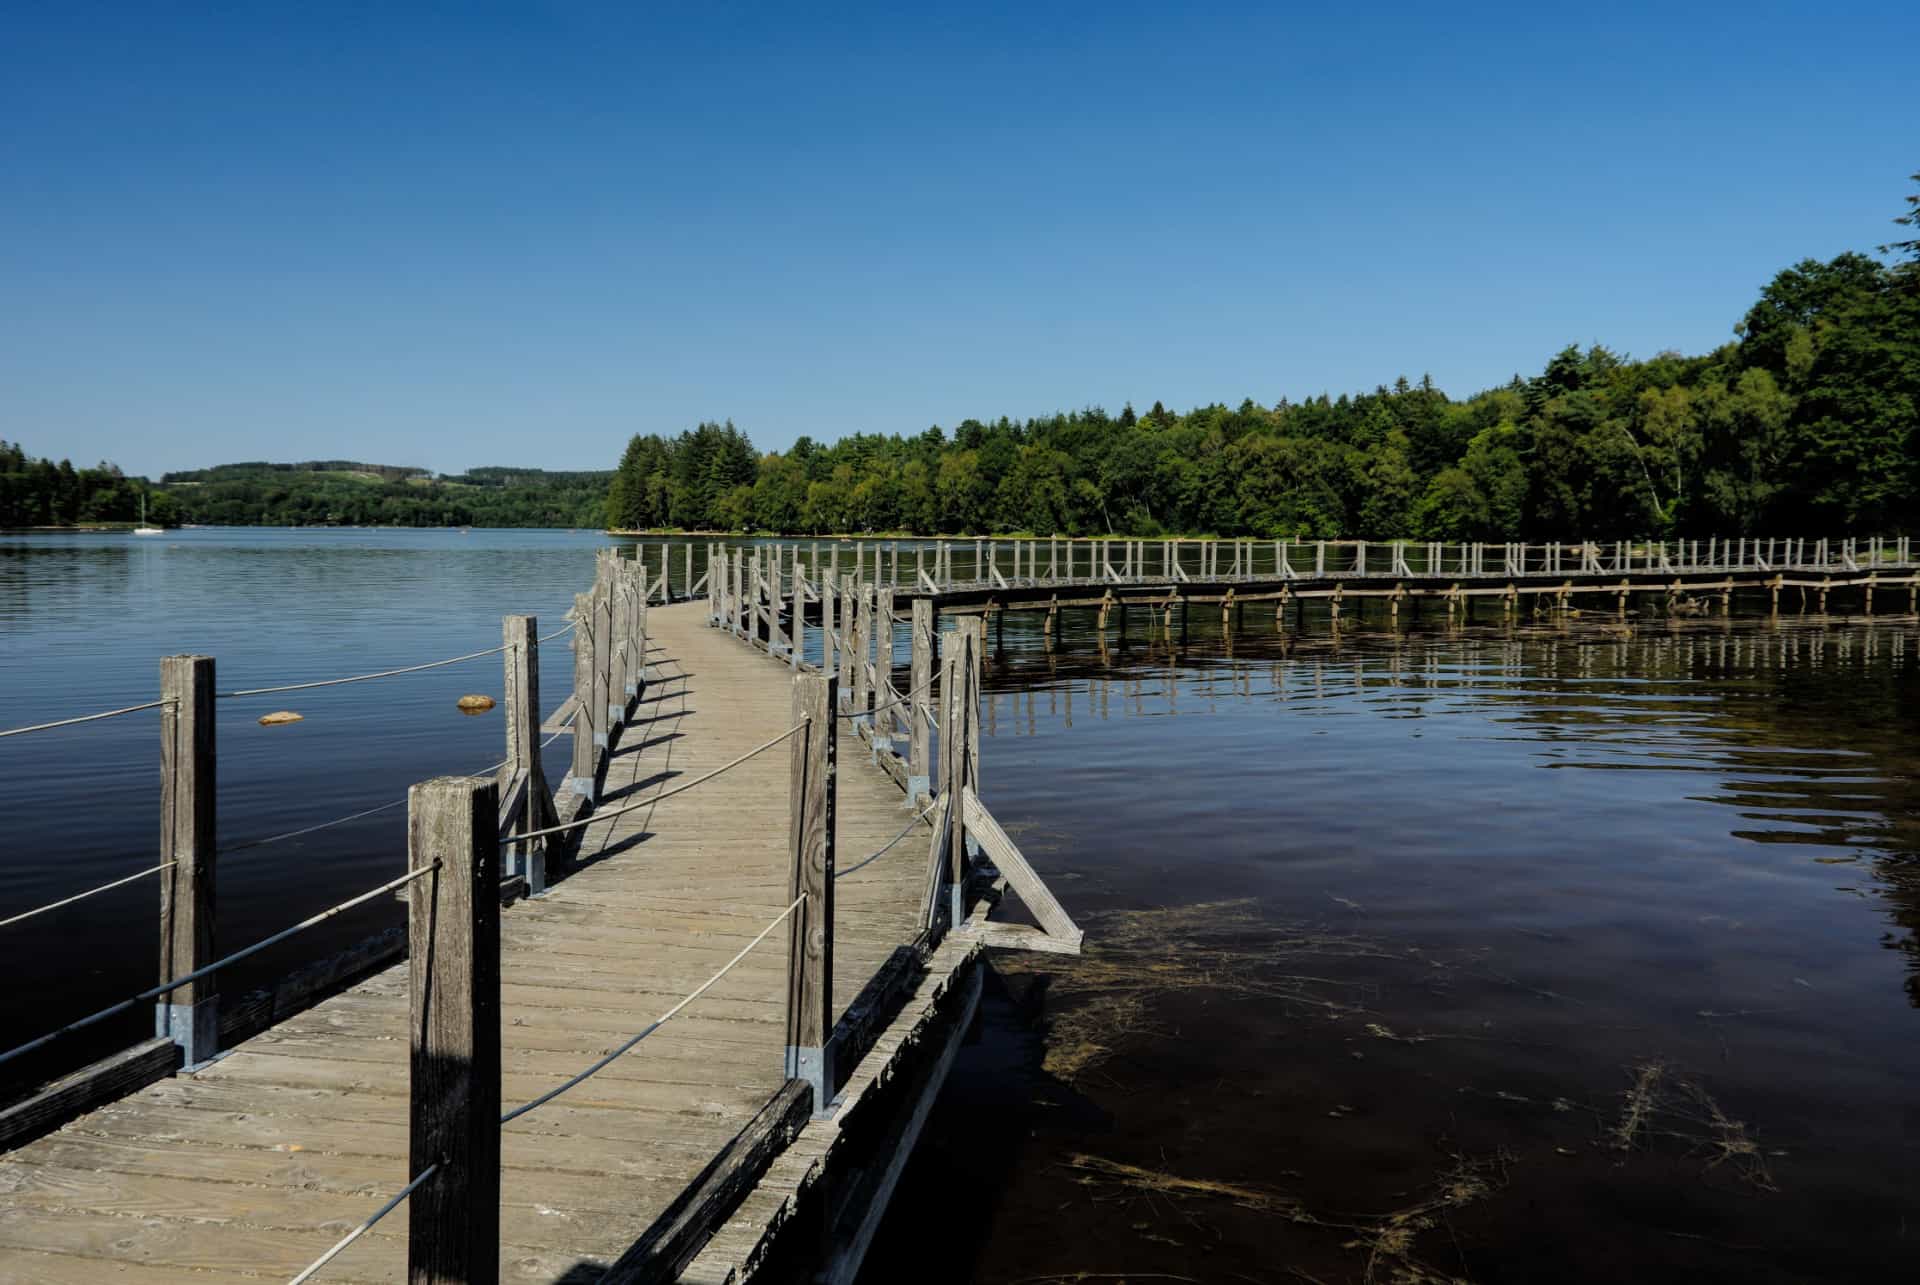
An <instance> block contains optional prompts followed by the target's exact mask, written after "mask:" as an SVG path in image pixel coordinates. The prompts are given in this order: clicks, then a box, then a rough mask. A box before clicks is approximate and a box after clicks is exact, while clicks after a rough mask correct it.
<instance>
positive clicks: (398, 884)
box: [0, 861, 440, 1063]
mask: <svg viewBox="0 0 1920 1285" xmlns="http://www.w3.org/2000/svg"><path fill="white" fill-rule="evenodd" d="M439 868H440V863H439V862H437V861H436V862H434V863H432V864H431V865H424V866H421V867H420V868H419V869H418V870H410V871H408V872H407V873H406V874H403V875H401V876H400V877H399V878H398V879H390V880H388V881H387V882H386V883H383V884H381V885H380V886H379V887H378V888H373V889H370V890H369V891H367V892H363V893H361V894H360V895H359V896H357V897H350V898H348V899H347V900H346V901H343V902H341V903H340V904H338V905H336V906H330V907H328V908H327V909H325V910H323V911H321V912H320V913H319V914H317V915H310V916H308V917H307V918H305V919H302V920H301V921H300V922H299V923H297V924H293V925H291V926H290V927H287V928H282V929H281V930H280V931H279V932H277V933H275V934H273V935H272V936H271V937H265V938H262V939H261V940H259V941H257V942H255V943H253V945H251V946H243V947H241V948H240V949H239V950H236V951H234V952H233V953H232V954H231V955H228V956H226V957H224V958H222V959H216V960H214V961H213V962H212V963H211V964H205V965H202V966H201V967H199V968H196V969H194V970H193V971H192V972H190V973H186V974H183V975H182V976H179V977H176V978H174V979H173V980H172V981H166V982H161V983H160V984H159V985H158V986H149V987H148V988H147V989H146V990H143V991H141V992H140V993H139V994H138V995H135V996H133V997H132V998H130V999H123V1000H121V1001H120V1002H119V1003H118V1004H110V1005H108V1006H107V1007H106V1008H103V1009H101V1010H100V1011H99V1012H97V1013H89V1014H88V1015H87V1016H85V1017H83V1018H81V1019H80V1020H79V1021H77V1022H68V1023H67V1024H66V1025H65V1026H62V1027H60V1028H59V1029H58V1030H53V1031H49V1032H47V1033H46V1034H45V1035H42V1036H40V1037H39V1038H37V1039H32V1040H28V1041H27V1042H26V1043H25V1044H22V1045H19V1046H18V1047H16V1048H11V1049H8V1050H7V1051H6V1052H4V1053H0V1063H6V1062H10V1061H12V1060H13V1059H14V1058H17V1057H21V1056H24V1055H25V1054H28V1053H31V1052H33V1051H34V1050H35V1049H38V1048H44V1047H45V1046H47V1045H48V1044H51V1043H52V1042H53V1041H54V1040H57V1039H59V1038H60V1037H61V1036H63V1035H71V1034H73V1033H74V1032H75V1031H80V1030H85V1029H86V1028H87V1027H89V1026H92V1025H94V1024H95V1023H96V1022H104V1021H105V1020H106V1019H107V1018H109V1017H114V1016H117V1015H119V1014H121V1013H124V1012H126V1011H127V1010H129V1009H131V1008H133V1007H134V1006H135V1005H137V1004H142V1003H145V1002H146V1001H148V1000H152V999H158V998H159V997H160V996H162V995H165V994H168V993H169V992H171V991H176V990H179V989H180V988H181V987H182V986H185V985H187V984H188V983H189V982H196V981H199V980H200V979H201V978H202V977H206V976H208V975H209V974H212V973H215V972H218V971H219V970H220V969H222V968H225V967H227V966H228V965H229V964H237V963H239V962H240V961H241V960H243V959H247V958H249V957H251V956H253V955H257V954H259V953H260V952H261V951H263V950H265V949H267V947H269V946H277V945H279V944H280V943H281V942H283V941H285V940H287V938H289V937H293V936H295V935H297V934H299V933H303V932H305V931H306V930H307V929H309V928H313V927H315V926H317V925H319V924H323V923H325V922H326V921H327V920H329V919H332V918H333V917H334V916H335V915H340V914H344V913H346V912H347V911H349V910H352V909H353V908H354V907H355V906H362V905H365V904H366V903H367V902H369V901H372V900H373V899H374V898H375V897H380V896H384V895H385V894H387V893H389V892H392V891H394V890H395V889H396V888H403V887H405V886H406V885H407V884H410V883H412V882H413V881H414V880H415V879H418V878H419V877H420V876H421V875H424V874H428V873H431V872H432V871H435V870H438V869H439Z"/></svg>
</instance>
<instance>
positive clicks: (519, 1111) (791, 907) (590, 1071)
mask: <svg viewBox="0 0 1920 1285" xmlns="http://www.w3.org/2000/svg"><path fill="white" fill-rule="evenodd" d="M806 899H807V894H806V893H804V892H803V893H801V894H800V895H799V896H798V897H795V898H794V899H793V900H792V901H791V902H789V903H788V905H787V908H786V909H785V910H783V911H781V912H780V913H779V914H777V915H775V916H774V917H773V922H772V923H770V924H768V925H767V926H766V927H765V928H762V929H761V930H760V935H759V936H758V937H755V938H754V939H753V940H752V941H750V942H748V943H747V944H746V945H744V946H742V947H741V948H740V953H739V954H737V955H735V956H734V957H733V958H732V959H729V960H728V961H727V962H726V964H725V966H724V967H722V968H721V969H720V971H719V972H717V973H715V974H714V975H713V976H711V977H709V978H708V979H707V980H706V981H704V982H702V983H701V984H700V986H699V988H698V989H697V990H695V991H694V992H693V993H692V994H690V995H688V996H687V997H686V998H685V999H683V1000H681V1001H680V1002H679V1003H678V1004H675V1005H674V1006H673V1007H672V1008H670V1009H668V1010H667V1011H666V1012H664V1013H662V1014H660V1016H658V1017H656V1018H654V1019H653V1021H651V1022H649V1023H648V1024H647V1025H646V1026H645V1027H644V1028H642V1030H641V1031H640V1033H639V1034H638V1035H636V1036H634V1037H633V1038H632V1039H630V1040H628V1041H627V1042H626V1043H625V1044H622V1045H621V1046H620V1047H619V1048H617V1049H615V1050H614V1051H613V1052H611V1053H609V1054H607V1055H606V1056H605V1057H603V1058H601V1059H600V1060H599V1061H598V1062H595V1063H594V1064H593V1065H592V1066H590V1067H588V1068H587V1069H586V1070H584V1071H582V1072H580V1074H578V1075H576V1076H574V1077H573V1078H572V1079H570V1080H568V1081H567V1082H566V1083H565V1084H562V1085H560V1086H559V1087H558V1088H554V1089H549V1090H547V1091H546V1092H545V1093H542V1094H541V1095H540V1096H539V1097H537V1098H535V1099H534V1100H533V1101H531V1102H528V1103H525V1104H523V1105H521V1106H517V1107H515V1108H514V1109H513V1110H511V1111H509V1112H507V1113H506V1114H505V1115H503V1116H501V1117H500V1123H501V1124H511V1123H512V1122H513V1121H515V1120H518V1119H519V1118H520V1117H521V1116H523V1115H525V1114H526V1113H527V1112H529V1111H531V1110H533V1109H534V1108H536V1107H542V1106H545V1105H546V1104H547V1103H549V1102H551V1101H553V1100H554V1099H555V1098H557V1097H559V1096H560V1095H561V1094H562V1093H565V1092H566V1091H567V1090H568V1089H571V1088H572V1087H573V1086H574V1085H576V1084H579V1083H581V1082H582V1081H584V1080H586V1079H587V1078H588V1077H589V1076H592V1075H594V1074H596V1073H597V1072H599V1071H600V1070H601V1069H602V1068H603V1067H606V1066H608V1065H610V1064H612V1062H613V1061H614V1059H615V1058H618V1057H619V1056H620V1055H621V1054H622V1053H625V1052H626V1051H627V1050H628V1049H630V1048H632V1047H633V1046H634V1045H636V1044H638V1043H639V1042H640V1041H641V1040H644V1039H646V1038H647V1036H649V1035H651V1034H653V1033H654V1032H655V1031H657V1030H659V1029H660V1028H661V1027H662V1026H665V1025H666V1024H667V1023H668V1022H670V1021H672V1020H673V1019H674V1018H675V1017H676V1016H678V1015H679V1012H680V1010H681V1009H683V1008H685V1007H686V1006H687V1005H689V1004H691V1003H693V1001H695V1000H697V999H699V998H700V997H701V996H702V995H705V994H706V993H707V992H708V991H710V990H712V989H713V987H714V984H715V983H716V982H718V981H719V980H720V979H721V978H722V977H725V976H726V975H727V974H728V973H730V972H732V971H733V967H734V965H735V964H738V963H739V962H740V961H741V960H743V959H745V958H746V957H747V955H748V953H749V952H750V951H752V950H753V948H754V947H755V946H758V945H759V944H760V943H761V942H763V941H765V940H766V939H767V934H768V933H770V932H772V931H773V930H774V929H776V928H778V927H779V926H780V925H781V923H783V922H784V921H785V920H786V918H787V916H788V915H791V914H792V913H793V912H794V911H795V910H797V909H798V908H799V906H800V903H801V902H803V901H805V900H806Z"/></svg>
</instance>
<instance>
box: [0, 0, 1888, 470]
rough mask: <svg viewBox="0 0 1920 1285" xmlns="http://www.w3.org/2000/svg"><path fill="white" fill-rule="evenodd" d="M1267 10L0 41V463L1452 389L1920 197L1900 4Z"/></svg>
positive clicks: (74, 3)
mask: <svg viewBox="0 0 1920 1285" xmlns="http://www.w3.org/2000/svg"><path fill="white" fill-rule="evenodd" d="M1287 8H1288V7H1283V6H1277V5H1274V6H1249V7H1244V8H1243V7H1238V6H1225V5H1221V6H1193V7H1188V6H1175V5H1165V6H1144V5H1140V6H1136V5H1131V4H1120V3H1113V2H1111V0H1107V2H1104V3H1099V4H1089V5H1084V6H1064V5H1061V6H1052V5H1025V4H1021V5H1007V6H1004V7H993V8H988V7H986V6H982V5H969V6H966V7H965V8H964V9H961V8H956V9H952V10H949V11H946V12H945V13H942V14H936V13H932V12H926V11H922V9H921V7H920V6H915V5H900V4H893V5H887V6H880V7H874V8H872V9H865V10H859V9H855V8H853V7H840V8H837V9H836V10H835V11H834V13H833V15H832V16H825V15H824V14H823V13H814V14H802V13H800V12H798V11H797V9H787V8H783V9H782V10H781V11H780V12H778V13H763V12H758V11H755V10H753V9H748V8H744V7H738V6H733V5H718V4H708V3H696V4H688V3H676V4H672V5H662V6H657V7H656V6H647V5H639V4H608V5H604V6H596V5H586V4H572V3H548V4H537V5H535V4H529V5H495V4H484V3H460V2H449V3H444V4H435V5H413V4H406V3H401V2H400V0H393V2H390V3H372V4H358V5H350V4H336V3H322V4H299V5H296V4H292V3H287V4H247V3H218V4H216V3H208V2H205V0H200V2H196V3H161V2H159V0H143V2H141V3H129V4H120V5H98V4H89V3H84V2H82V0H70V2H65V3H60V4H32V5H29V4H18V5H13V6H10V7H9V9H8V11H7V16H6V18H5V20H4V27H0V32H3V33H4V34H0V122H4V123H0V437H6V438H9V439H13V440H18V441H21V442H23V443H24V444H25V445H26V446H27V448H28V449H29V450H30V451H33V452H35V453H37V454H44V455H52V456H61V455H70V456H72V457H73V458H74V459H75V460H76V461H79V462H83V463H90V462H93V461H95V460H98V459H101V458H110V459H113V460H115V461H117V462H119V463H120V464H121V465H122V466H124V467H126V468H128V469H129V470H131V471H139V472H147V473H153V474H157V473H158V472H160V471H161V470H164V469H168V468H184V467H194V466H198V465H204V464H210V463H219V462H223V461H229V460H236V459H260V458H267V459H303V458H312V457H346V458H358V459H370V460H376V461H380V462H386V463H395V464H417V465H422V466H425V467H430V468H437V469H442V470H448V471H452V470H457V469H460V468H463V467H465V466H468V465H478V464H539V465H546V466H549V467H610V466H611V465H612V464H613V462H614V461H615V459H616V457H617V456H618V453H619V451H620V448H621V446H622V445H623V444H624V442H625V440H626V438H627V436H628V435H629V434H630V433H632V432H635V431H656V430H657V431H661V432H677V431H679V430H680V429H682V428H686V427H689V426H691V425H692V424H693V423H694V422H696V421H697V420H699V419H701V418H723V417H731V418H732V419H733V420H734V421H735V422H736V423H738V424H739V425H740V426H741V427H742V428H744V429H745V430H746V431H747V432H748V433H750V434H751V435H752V437H753V439H754V440H755V442H756V443H758V444H759V445H761V446H762V447H763V448H778V447H782V446H785V445H786V444H788V443H790V442H791V441H792V440H793V439H794V438H795V437H796V436H798V435H800V434H802V433H808V434H812V435H814V436H815V437H818V438H833V437H837V436H839V435H841V434H843V433H846V432H852V431H858V430H865V431H907V432H917V431H919V430H921V429H924V428H925V427H926V426H927V425H928V424H931V423H939V424H942V425H945V426H947V427H949V428H950V427H951V426H952V425H953V424H954V423H956V422H957V421H959V420H960V419H962V418H965V417H966V416H968V415H975V416H979V417H983V418H985V417H990V416H995V415H999V414H1002V413H1005V414H1010V415H1014V416H1024V415H1028V414H1042V413H1047V412H1051V411H1053V410H1056V409H1070V408H1075V407H1080V406H1086V405H1092V404H1100V405H1105V406H1107V407H1109V408H1111V409H1115V410H1117V409H1118V408H1119V407H1120V405H1121V404H1122V403H1123V402H1126V401H1129V400H1131V401H1132V402H1133V403H1134V404H1135V405H1136V406H1138V407H1142V408H1144V407H1145V406H1147V405H1150V404H1152V402H1153V401H1154V400H1155V399H1156V398H1158V399H1161V400H1164V401H1165V402H1166V403H1167V404H1168V405H1169V406H1171V407H1175V408H1185V407H1187V406H1190V405H1193V404H1198V403H1203V402H1209V401H1215V400H1221V401H1228V402H1238V401H1239V400H1240V399H1241V398H1243V397H1249V396H1250V397H1253V398H1255V399H1257V400H1259V401H1261V402H1265V403H1271V402H1273V401H1276V400H1278V399H1279V398H1280V397H1282V396H1289V397H1294V398H1299V397H1303V396H1309V395H1313V394H1317V393H1319V392H1321V391H1323V390H1325V391H1332V392H1335V393H1338V392H1341V391H1345V390H1358V389H1365V388H1370V387H1372V386H1373V385H1375V384H1378V383H1385V382H1391V381H1392V380H1393V378H1394V377H1395V376H1396V375H1399V374H1402V373H1405V374H1407V375H1408V376H1409V377H1412V378H1418V377H1419V375H1420V374H1421V373H1423V372H1431V373H1432V375H1433V377H1434V378H1435V379H1436V380H1437V381H1439V383H1440V384H1441V386H1442V387H1444V388H1446V389H1447V390H1448V391H1450V392H1452V393H1454V394H1456V395H1465V394H1468V393H1471V392H1474V391H1476V390H1478V389H1480V388H1482V387H1485V386H1487V385H1489V384H1493V383H1497V382H1500V381H1502V380H1504V379H1506V378H1507V377H1508V376H1509V375H1511V374H1513V373H1514V372H1515V371H1520V372H1527V373H1530V372H1533V371H1536V370H1538V369H1539V367H1540V365H1541V364H1542V362H1543V361H1544V360H1545V358H1546V357H1547V356H1549V355H1550V354H1551V353H1552V352H1553V351H1554V350H1556V349H1557V348H1559V347H1561V346H1563V345H1564V344H1566V343H1569V342H1578V343H1588V342H1594V341H1599V342H1604V343H1606V344H1608V345H1609V346H1611V347H1614V348H1616V349H1620V350H1624V351H1626V352H1629V353H1632V354H1635V355H1643V356H1644V355H1649V354H1651V353H1654V352H1656V351H1658V350H1660V349H1663V348H1678V349H1681V350H1684V351H1701V350H1704V349H1707V348H1711V347H1712V346H1714V345H1716V344H1718V343H1721V342H1723V341H1725V340H1726V339H1728V338H1729V336H1730V328H1731V326H1732V325H1733V323H1734V322H1735V321H1736V320H1737V319H1738V318H1739V316H1740V315H1741V313H1742V312H1743V311H1744V310H1745V309H1746V307H1747V306H1748V305H1749V304H1750V303H1751V301H1752V299H1753V297H1754V294H1755V292H1756V290H1758V288H1759V287H1760V286H1761V285H1762V284H1764V283H1765V282H1766V280H1767V279H1768V278H1769V277H1771V276H1772V274H1773V273H1774V272H1775V271H1777V270H1778V269H1779V268H1781V267H1783V266H1785V265H1787V264H1789V263H1791V262H1794V261H1796V260H1798V259H1800V258H1803V257H1806V256H1809V255H1815V256H1823V257H1824V256H1831V255H1833V254H1836V253H1838V252H1840V251H1841V250H1845V249H1860V250H1870V249H1871V248H1872V247H1873V246H1874V245H1876V244H1877V243H1879V242H1881V241H1885V240H1887V239H1888V238H1889V236H1890V235H1891V234H1892V233H1893V232H1894V231H1895V229H1894V228H1893V227H1892V225H1891V224H1890V223H1889V221H1888V220H1889V219H1890V218H1891V217H1892V216H1893V215H1894V214H1896V213H1898V212H1899V210H1900V209H1901V203H1902V198H1903V197H1904V195H1905V194H1906V192H1907V191H1908V190H1910V185H1909V184H1908V182H1907V177H1906V176H1907V175H1908V174H1910V173H1911V172H1913V171H1914V170H1916V169H1920V112H1917V111H1916V109H1915V98H1914V88H1915V80H1914V77H1915V74H1916V73H1915V66H1916V64H1915V62H1914V52H1915V50H1916V49H1917V48H1920V5H1915V4H1913V3H1912V0H1905V2H1904V3H1886V4H1878V3H1875V4H1849V5H1844V6H1835V5H1826V4H1794V5H1779V4H1768V3H1752V2H1745V0H1743V2H1742V3H1737V4H1736V3H1724V4H1714V3H1672V2H1671V0H1669V2H1668V3H1664V4H1660V5H1655V6H1646V7H1641V6H1637V5H1623V4H1613V5H1582V6H1548V5H1539V4H1528V5H1514V6H1480V7H1474V6H1462V5H1458V4H1431V5H1393V4H1374V5H1367V6H1349V5H1334V4H1321V5H1312V6H1306V5H1301V6H1291V8H1292V9H1294V10H1295V12H1292V13H1289V12H1287V11H1286V9H1287ZM1554 8H1566V9H1568V10H1570V11H1572V13H1571V15H1570V16H1553V15H1549V14H1548V13H1547V12H1546V11H1547V10H1549V9H1554Z"/></svg>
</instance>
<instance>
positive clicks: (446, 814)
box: [407, 776, 500, 1285]
mask: <svg viewBox="0 0 1920 1285" xmlns="http://www.w3.org/2000/svg"><path fill="white" fill-rule="evenodd" d="M499 807H500V790H499V787H498V786H496V785H494V784H493V782H491V781H484V782H482V781H474V780H470V779H468V778H465V777H454V776H443V777H440V778H438V779H436V780H432V781H423V782H421V783H420V784H419V785H416V786H414V787H413V788H412V789H410V790H408V791H407V868H408V869H409V870H420V869H422V868H425V867H430V866H433V865H435V864H436V863H437V864H438V867H439V868H438V869H437V870H435V871H434V873H432V874H429V875H423V876H421V877H420V878H418V879H415V880H414V881H413V882H412V883H410V884H408V885H407V946H408V952H407V955H408V963H407V975H408V982H409V989H410V991H411V1008H410V1016H409V1021H408V1024H407V1025H408V1029H409V1030H410V1031H411V1032H412V1035H413V1049H412V1086H413V1094H412V1099H413V1100H412V1111H411V1115H412V1122H413V1123H412V1134H411V1141H410V1145H409V1147H408V1157H407V1166H408V1168H407V1172H408V1173H409V1174H410V1175H414V1174H419V1173H420V1172H422V1171H423V1170H425V1169H426V1168H427V1166H429V1165H435V1164H437V1165H439V1166H440V1167H439V1169H438V1170H437V1171H436V1172H435V1173H434V1175H433V1176H432V1177H431V1178H428V1179H427V1180H426V1181H425V1182H423V1183H421V1184H420V1186H419V1187H417V1188H415V1190H414V1193H413V1196H412V1198H411V1199H410V1201H409V1203H408V1208H407V1279H408V1281H409V1282H410V1285H441V1283H442V1282H445V1285H456V1283H457V1285H494V1283H495V1282H497V1281H498V1280H499V1279H500V868H499V860H500V856H499V853H500V845H499V841H498V840H497V839H496V838H495V836H494V826H495V824H496V818H497V814H498V812H499Z"/></svg>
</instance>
